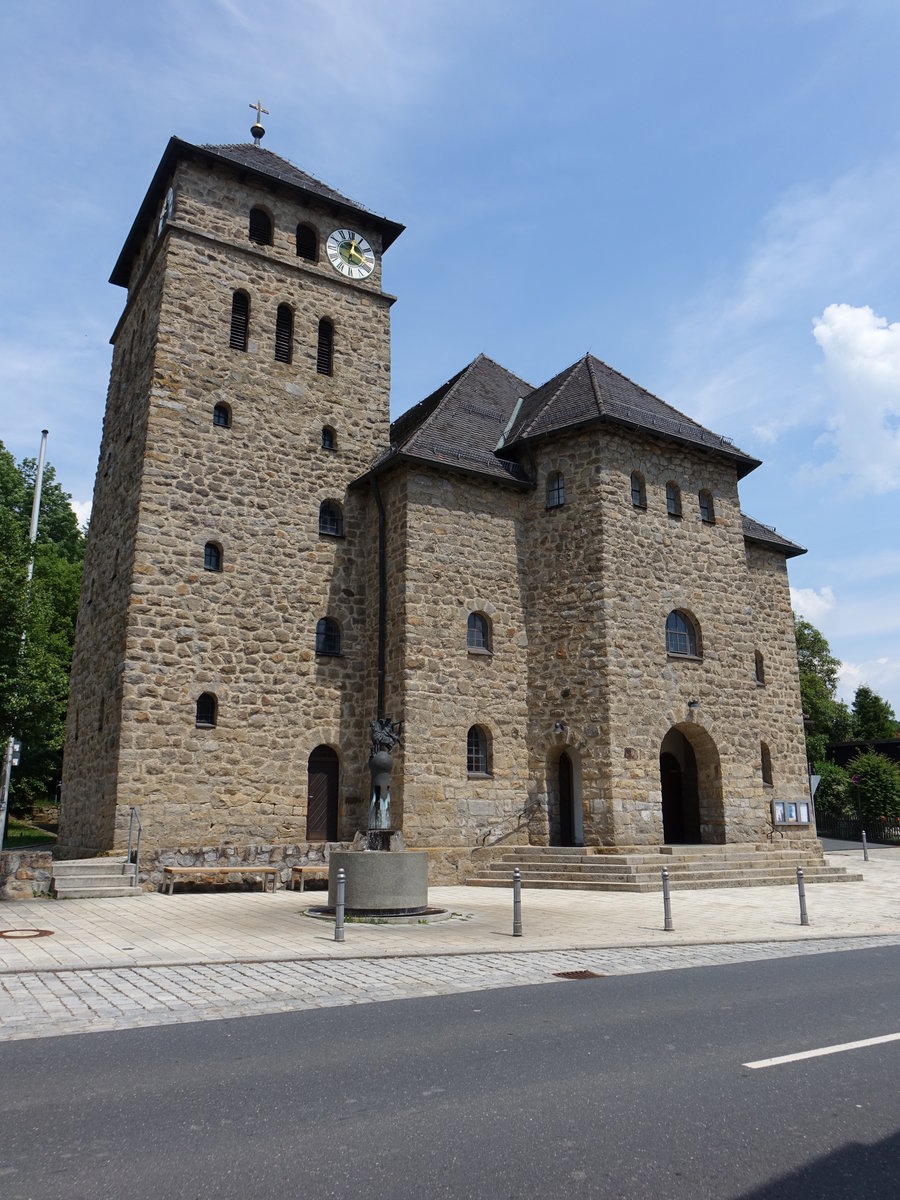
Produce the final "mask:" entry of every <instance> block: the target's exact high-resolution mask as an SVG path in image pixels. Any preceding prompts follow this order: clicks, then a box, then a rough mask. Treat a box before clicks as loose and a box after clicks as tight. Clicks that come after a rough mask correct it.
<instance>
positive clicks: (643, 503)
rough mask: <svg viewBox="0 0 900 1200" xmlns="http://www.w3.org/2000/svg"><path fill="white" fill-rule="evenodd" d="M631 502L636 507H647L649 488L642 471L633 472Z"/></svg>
mask: <svg viewBox="0 0 900 1200" xmlns="http://www.w3.org/2000/svg"><path fill="white" fill-rule="evenodd" d="M631 503H632V504H633V505H634V507H635V508H646V507H647V488H646V486H645V485H644V477H643V475H642V474H641V473H640V471H632V472H631Z"/></svg>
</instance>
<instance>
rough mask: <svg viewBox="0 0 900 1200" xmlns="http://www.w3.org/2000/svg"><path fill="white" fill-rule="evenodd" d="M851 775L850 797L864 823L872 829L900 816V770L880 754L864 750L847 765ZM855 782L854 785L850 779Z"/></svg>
mask: <svg viewBox="0 0 900 1200" xmlns="http://www.w3.org/2000/svg"><path fill="white" fill-rule="evenodd" d="M847 772H848V774H849V775H850V776H851V786H850V794H851V799H852V802H853V806H854V808H855V809H858V811H859V814H860V816H861V817H862V820H863V824H865V825H868V826H870V827H871V828H872V830H873V832H874V829H875V826H876V825H877V824H880V823H881V820H882V817H883V818H884V819H885V820H886V821H895V820H896V819H897V818H898V817H900V767H898V766H897V764H896V763H895V762H891V760H890V759H889V758H885V756H884V755H883V754H877V753H876V752H875V751H874V750H864V751H863V752H862V753H860V754H857V755H856V757H855V758H852V759H851V760H850V762H849V763H848V764H847ZM854 777H855V778H856V780H857V782H855V783H854V782H853V778H854Z"/></svg>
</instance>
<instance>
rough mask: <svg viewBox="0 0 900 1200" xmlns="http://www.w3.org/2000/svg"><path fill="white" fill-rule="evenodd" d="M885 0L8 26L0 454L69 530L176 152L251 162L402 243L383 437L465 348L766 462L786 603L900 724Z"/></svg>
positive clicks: (3, 34)
mask: <svg viewBox="0 0 900 1200" xmlns="http://www.w3.org/2000/svg"><path fill="white" fill-rule="evenodd" d="M898 35H900V6H898V5H897V4H896V3H895V0H847V2H846V3H845V2H843V0H781V2H774V0H756V2H755V3H753V4H723V3H721V0H715V2H713V0H710V2H691V0H685V3H682V4H673V3H671V0H627V2H626V0H606V2H602V0H597V2H596V3H592V4H588V3H573V2H570V0H557V2H556V3H554V4H552V5H551V4H545V3H543V4H542V3H536V2H534V0H518V2H516V3H511V2H509V0H478V2H477V3H474V2H471V0H452V2H444V0H433V2H432V0H383V2H382V3H375V2H373V0H369V2H368V3H362V2H359V0H255V2H254V3H253V4H248V3H242V4H239V3H237V2H236V0H197V2H192V0H179V2H178V3H177V4H176V3H174V2H172V0H156V3H154V4H153V5H148V6H136V5H134V6H133V5H126V4H122V3H121V2H120V0H116V2H110V0H97V2H91V0H81V2H80V3H77V4H73V3H71V0H66V2H61V0H41V3H39V4H36V3H34V2H33V0H29V2H28V3H24V2H21V0H6V2H5V4H4V5H3V7H2V12H0V62H2V74H3V79H4V84H5V86H4V109H5V114H4V120H3V122H2V124H0V139H2V143H3V161H4V167H5V169H4V171H3V174H2V179H0V195H2V201H3V211H4V212H5V213H6V214H7V217H6V220H5V222H4V226H3V231H2V233H0V238H2V263H3V271H2V272H0V291H2V296H0V301H2V302H0V314H2V316H0V411H2V421H0V437H2V439H3V441H4V442H5V443H6V445H7V446H8V447H9V449H11V450H12V452H13V453H14V454H15V455H16V456H17V457H22V456H23V455H34V454H36V452H37V448H38V445H39V440H40V430H41V428H42V427H43V426H46V427H48V428H49V429H50V441H49V457H50V459H51V461H52V462H53V463H54V465H55V467H56V470H57V475H58V478H59V480H60V482H61V483H62V484H63V486H64V487H65V488H66V490H68V491H70V492H71V493H72V495H73V497H74V500H75V501H76V503H77V504H78V506H79V511H81V512H87V510H88V507H89V503H90V497H91V492H92V487H93V476H94V471H95V468H96V463H97V455H98V450H99V443H100V428H101V421H102V416H103V405H104V400H105V391H106V383H107V377H108V371H109V361H110V347H109V345H108V338H109V335H110V333H111V332H112V329H113V326H114V325H115V322H116V319H117V317H118V315H119V313H120V311H121V307H122V303H123V299H124V296H123V293H122V292H121V290H120V289H118V288H114V287H112V286H111V285H109V284H108V283H107V282H106V281H107V278H108V276H109V273H110V271H111V269H112V266H113V263H114V262H115V260H116V257H117V255H118V252H119V249H120V248H121V245H122V243H123V241H124V239H125V236H126V234H127V232H128V230H129V228H130V225H131V221H132V219H133V217H134V214H135V212H136V210H137V207H138V205H139V203H140V201H141V199H142V197H143V194H144V191H145V190H146V187H147V185H148V183H149V181H150V178H151V176H152V174H153V171H154V170H155V168H156V164H157V162H158V161H159V158H160V156H161V154H162V151H163V149H164V147H165V144H166V141H167V139H168V138H169V136H170V135H171V134H178V135H179V136H180V137H183V138H185V139H187V140H189V141H195V142H214V143H215V142H233V141H245V140H248V139H249V132H248V130H249V124H250V120H251V113H250V110H249V107H248V104H249V102H250V101H251V100H255V99H256V98H257V97H258V96H259V97H261V98H262V100H263V102H264V104H265V106H266V107H267V108H268V109H269V110H270V115H269V116H268V117H267V118H265V124H266V127H267V130H268V132H267V135H266V139H265V145H266V147H267V148H268V149H270V150H273V151H274V152H276V153H278V154H282V155H283V156H284V157H286V158H288V159H290V160H291V161H292V162H295V163H297V164H298V165H299V166H302V167H303V168H304V169H306V170H308V171H309V172H310V173H312V174H313V175H316V176H318V177H319V178H321V179H323V180H325V181H327V182H328V183H330V184H331V185H332V186H334V187H337V188H338V189H340V190H341V191H344V192H346V193H347V194H348V195H350V196H354V197H356V198H358V199H359V200H360V201H361V202H362V203H363V204H365V205H366V206H367V207H370V208H373V209H375V210H376V211H379V212H383V213H385V214H386V215H387V216H389V217H391V218H393V219H395V220H399V221H402V222H404V223H405V224H406V225H407V231H406V233H404V234H403V236H402V237H401V238H400V239H399V241H398V242H397V243H396V244H395V245H394V246H393V247H392V248H391V250H390V251H389V253H388V255H387V256H386V259H385V267H384V282H385V287H386V288H387V289H388V290H389V291H392V292H394V293H396V294H397V295H398V296H399V301H398V303H397V304H396V305H395V307H394V310H393V358H392V361H393V389H394V391H393V411H394V414H395V415H396V414H397V413H399V412H401V411H403V410H404V409H405V408H407V407H408V406H409V405H411V404H413V403H415V402H416V401H417V400H419V399H421V398H422V397H423V396H425V395H426V394H427V393H428V392H429V391H431V390H432V389H433V388H434V387H436V386H437V385H438V384H440V383H441V382H443V380H445V379H446V378H448V377H449V376H450V375H452V374H453V373H454V372H456V371H457V370H459V369H460V367H462V366H463V365H464V364H465V363H466V362H468V361H469V360H470V359H471V358H473V357H474V356H475V355H476V354H477V353H478V352H479V351H484V352H485V353H486V354H489V355H490V356H491V357H493V358H496V359H498V360H499V361H500V362H502V363H503V364H504V365H506V366H508V367H509V368H510V369H512V370H514V371H515V372H516V373H517V374H519V375H521V376H523V377H524V378H526V379H528V380H530V381H531V382H532V383H535V384H537V383H540V382H542V381H544V380H545V379H547V378H548V377H549V376H550V375H552V374H554V373H555V372H556V371H558V370H560V369H561V368H562V367H564V366H566V365H567V364H569V363H570V362H572V361H574V360H575V359H576V358H577V357H578V356H580V355H581V354H583V353H584V352H585V351H586V350H591V351H592V352H593V353H594V354H596V355H597V356H598V357H600V358H602V359H604V360H605V361H607V362H609V363H610V364H611V365H612V366H614V367H616V368H617V369H618V370H621V371H623V372H624V373H625V374H627V375H629V376H631V377H632V378H633V379H635V380H636V381H637V382H639V383H641V384H643V385H644V386H645V387H648V388H650V389H651V390H652V391H654V392H656V393H657V394H658V395H660V396H662V397H663V398H664V399H666V400H668V401H669V402H670V403H673V404H675V405H676V406H678V407H679V408H682V409H683V410H684V411H685V412H687V413H689V414H690V415H691V416H693V417H695V418H697V419H699V420H701V421H703V422H704V423H705V424H707V425H709V426H710V427H711V428H713V429H715V430H716V431H717V432H720V433H725V434H728V435H729V436H731V437H732V438H733V439H734V441H735V442H736V443H737V444H738V445H739V446H740V447H741V448H742V449H744V450H746V451H748V452H750V453H752V454H754V455H756V456H757V457H759V458H762V459H763V460H764V465H763V466H762V467H761V468H760V469H759V470H757V471H756V472H754V473H753V474H752V475H750V476H749V477H748V478H747V479H746V480H745V481H744V482H743V484H742V497H743V507H744V509H745V511H747V512H749V513H750V514H751V515H753V516H755V517H756V518H757V519H759V520H762V521H765V522H767V523H768V524H770V525H774V526H775V527H776V528H777V529H778V530H779V532H781V533H783V534H785V535H786V536H788V537H790V538H792V539H794V540H795V541H798V542H800V543H801V544H803V545H805V546H807V547H808V548H809V554H808V555H806V556H804V557H803V558H800V559H795V560H793V563H792V567H791V578H792V583H793V586H794V589H795V606H796V607H797V608H798V610H799V611H801V612H803V613H804V614H805V615H807V616H808V617H809V618H810V619H811V620H812V621H813V622H814V623H815V624H816V625H817V626H818V627H819V628H820V629H822V631H823V632H824V633H825V634H826V636H827V637H828V638H829V640H830V642H831V645H832V648H833V650H834V651H835V653H836V654H838V656H839V657H840V658H841V659H842V661H843V663H844V670H843V672H842V677H841V680H842V681H841V690H842V694H843V695H845V696H846V697H848V698H849V697H852V693H853V690H854V688H855V686H856V685H857V684H858V683H860V682H867V683H869V684H870V686H872V687H874V688H875V689H876V690H877V691H879V692H880V693H881V694H882V695H884V696H886V697H888V698H889V699H890V700H891V702H892V703H893V705H894V707H895V709H896V710H897V711H898V712H900V603H898V596H900V545H898V515H900V505H898V499H900V274H898V270H897V264H898V262H900V202H898V200H900V122H898V111H900V105H898V100H900V72H898V70H897V62H898V57H900V36H898Z"/></svg>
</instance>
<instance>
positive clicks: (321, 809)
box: [306, 746, 340, 842]
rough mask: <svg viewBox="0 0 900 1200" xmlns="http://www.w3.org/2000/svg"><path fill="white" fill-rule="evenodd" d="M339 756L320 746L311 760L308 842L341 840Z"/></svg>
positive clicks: (307, 799) (308, 798) (308, 776)
mask: <svg viewBox="0 0 900 1200" xmlns="http://www.w3.org/2000/svg"><path fill="white" fill-rule="evenodd" d="M339 773H340V765H339V763H338V756H337V755H336V754H335V752H334V751H333V750H332V749H331V747H330V746H316V748H315V750H313V752H312V754H310V756H309V770H308V775H307V791H306V840H307V841H308V842H336V841H337V840H338V778H339Z"/></svg>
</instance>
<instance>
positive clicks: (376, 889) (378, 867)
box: [328, 850, 428, 916]
mask: <svg viewBox="0 0 900 1200" xmlns="http://www.w3.org/2000/svg"><path fill="white" fill-rule="evenodd" d="M341 867H343V868H344V872H345V874H346V876H347V885H346V890H345V892H344V911H345V912H346V913H348V914H349V915H351V916H353V915H356V914H358V915H360V916H363V915H365V916H376V915H378V914H382V915H384V916H404V915H406V914H411V915H412V914H415V913H420V912H424V911H425V909H426V908H427V907H428V855H427V854H425V853H424V852H421V851H416V850H400V851H397V850H393V851H392V850H332V852H331V856H330V858H329V861H328V907H329V908H334V906H335V904H336V903H337V873H338V871H339V870H340V869H341Z"/></svg>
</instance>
